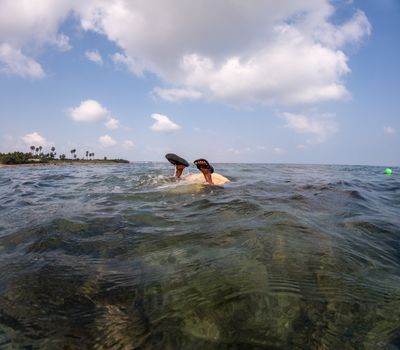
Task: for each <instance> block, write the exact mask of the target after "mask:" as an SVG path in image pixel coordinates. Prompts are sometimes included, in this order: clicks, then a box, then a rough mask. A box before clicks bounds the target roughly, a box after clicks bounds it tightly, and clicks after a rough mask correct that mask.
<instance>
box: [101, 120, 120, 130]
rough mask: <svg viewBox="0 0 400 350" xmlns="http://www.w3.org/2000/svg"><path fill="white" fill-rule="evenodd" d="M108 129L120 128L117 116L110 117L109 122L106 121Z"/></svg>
mask: <svg viewBox="0 0 400 350" xmlns="http://www.w3.org/2000/svg"><path fill="white" fill-rule="evenodd" d="M104 125H105V126H106V128H107V129H110V130H113V129H118V128H119V120H118V119H115V118H110V119H109V120H108V121H107V122H105V123H104Z"/></svg>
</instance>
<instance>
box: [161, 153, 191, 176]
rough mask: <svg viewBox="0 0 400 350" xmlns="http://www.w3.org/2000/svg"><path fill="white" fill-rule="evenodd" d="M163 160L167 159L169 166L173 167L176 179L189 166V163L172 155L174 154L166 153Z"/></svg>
mask: <svg viewBox="0 0 400 350" xmlns="http://www.w3.org/2000/svg"><path fill="white" fill-rule="evenodd" d="M165 158H167V160H168V161H169V162H170V163H171V164H173V165H175V176H176V177H177V178H178V179H179V178H180V177H181V175H182V172H183V170H184V169H185V168H186V167H187V166H189V163H188V162H187V161H186V160H185V159H183V158H181V157H179V156H177V155H176V154H174V153H168V154H166V155H165Z"/></svg>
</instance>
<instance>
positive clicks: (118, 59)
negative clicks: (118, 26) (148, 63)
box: [111, 52, 144, 77]
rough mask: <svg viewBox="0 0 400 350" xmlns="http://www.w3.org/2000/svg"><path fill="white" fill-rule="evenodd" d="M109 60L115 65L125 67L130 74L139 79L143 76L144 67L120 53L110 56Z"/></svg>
mask: <svg viewBox="0 0 400 350" xmlns="http://www.w3.org/2000/svg"><path fill="white" fill-rule="evenodd" d="M111 59H112V61H113V62H114V63H115V64H117V65H124V66H126V67H127V68H128V70H129V71H130V72H131V73H133V74H135V75H137V76H139V77H141V76H143V70H144V67H142V66H141V65H140V64H139V63H138V62H137V61H135V60H134V59H133V58H131V57H128V56H126V55H124V54H122V53H120V52H117V53H115V54H114V55H112V56H111Z"/></svg>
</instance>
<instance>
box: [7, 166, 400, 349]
mask: <svg viewBox="0 0 400 350" xmlns="http://www.w3.org/2000/svg"><path fill="white" fill-rule="evenodd" d="M213 165H214V167H215V169H216V172H218V173H220V174H223V175H225V176H227V177H228V178H230V179H231V183H229V184H226V185H224V186H223V187H219V186H208V185H197V184H195V185H193V184H192V185H189V184H185V182H184V181H176V180H174V179H173V177H172V174H173V167H171V166H170V165H169V163H167V162H165V163H131V164H125V165H124V164H117V165H80V166H79V165H77V166H36V167H28V166H20V167H13V168H1V169H0V349H172V350H175V349H324V350H325V349H335V350H336V349H340V350H344V349H357V350H358V349H371V350H376V349H388V350H394V349H400V169H399V168H393V175H392V176H386V175H384V168H382V167H367V166H334V165H332V166H329V165H279V164H273V165H271V164H213ZM189 172H192V173H195V172H197V169H195V168H190V169H189Z"/></svg>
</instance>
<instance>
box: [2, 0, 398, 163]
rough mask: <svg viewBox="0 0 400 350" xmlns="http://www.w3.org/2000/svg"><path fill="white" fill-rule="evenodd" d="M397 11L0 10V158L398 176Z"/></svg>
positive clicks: (342, 4) (92, 5)
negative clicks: (173, 162)
mask: <svg viewBox="0 0 400 350" xmlns="http://www.w3.org/2000/svg"><path fill="white" fill-rule="evenodd" d="M399 34H400V2H399V1H398V0H380V1H375V0H364V1H349V0H335V1H327V0H299V1H296V2H293V1H289V0H282V1H280V2H279V3H275V4H271V2H270V1H259V2H237V1H229V0H222V1H219V2H215V1H211V0H205V1H202V2H195V1H193V2H188V1H183V0H165V1H156V0H149V1H146V2H134V1H127V0H126V1H123V0H110V1H101V0H88V1H85V2H84V4H78V3H77V2H76V1H72V0H71V1H65V0H64V1H61V0H60V1H57V0H40V1H39V2H35V3H34V2H25V1H22V0H1V1H0V91H1V94H0V96H1V97H0V99H1V103H0V118H1V129H0V152H8V151H13V150H26V151H27V150H28V149H29V146H30V145H36V146H39V145H41V146H43V147H44V149H50V148H51V147H52V146H55V147H56V149H57V152H58V153H59V154H61V153H65V154H67V155H69V154H70V153H69V152H70V150H71V149H73V148H75V149H77V154H78V157H82V156H83V155H84V153H85V152H86V151H90V152H94V153H95V154H96V157H97V156H98V157H104V156H107V157H109V158H111V157H118V158H125V159H129V160H132V161H141V160H148V161H160V160H164V154H165V153H168V152H174V153H177V154H179V155H181V156H182V157H184V158H186V159H187V160H189V161H190V160H193V159H195V158H199V157H205V158H207V159H209V161H210V162H261V163H272V162H274V163H276V162H278V163H325V164H368V165H387V166H398V165H399V161H400V152H399V150H400V141H399V140H400V138H399V134H400V122H399V121H400V112H399V111H400V99H399V97H400V96H399V91H400V82H399V81H400V65H399V62H400V40H399V37H400V35H399Z"/></svg>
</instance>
